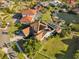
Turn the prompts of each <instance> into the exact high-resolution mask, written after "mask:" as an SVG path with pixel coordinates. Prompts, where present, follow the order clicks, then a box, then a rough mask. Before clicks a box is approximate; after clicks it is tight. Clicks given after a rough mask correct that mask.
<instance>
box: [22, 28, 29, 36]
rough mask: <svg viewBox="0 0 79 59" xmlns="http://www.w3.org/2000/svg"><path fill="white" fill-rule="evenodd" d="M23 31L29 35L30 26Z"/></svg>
mask: <svg viewBox="0 0 79 59" xmlns="http://www.w3.org/2000/svg"><path fill="white" fill-rule="evenodd" d="M22 32H23V33H24V35H25V36H28V35H29V33H30V27H27V28H25V29H23V30H22Z"/></svg>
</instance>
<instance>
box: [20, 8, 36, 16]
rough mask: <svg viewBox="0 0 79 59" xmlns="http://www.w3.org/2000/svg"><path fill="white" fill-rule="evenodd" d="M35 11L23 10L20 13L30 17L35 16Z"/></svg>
mask: <svg viewBox="0 0 79 59" xmlns="http://www.w3.org/2000/svg"><path fill="white" fill-rule="evenodd" d="M36 12H37V10H34V9H24V10H22V11H21V13H22V14H31V15H34V14H36Z"/></svg>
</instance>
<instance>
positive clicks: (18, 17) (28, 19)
mask: <svg viewBox="0 0 79 59" xmlns="http://www.w3.org/2000/svg"><path fill="white" fill-rule="evenodd" d="M36 15H37V10H35V9H24V10H22V11H21V12H20V13H16V14H15V15H14V16H13V18H14V21H16V22H21V23H32V22H34V21H35V16H36Z"/></svg>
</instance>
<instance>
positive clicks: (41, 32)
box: [22, 21, 51, 41]
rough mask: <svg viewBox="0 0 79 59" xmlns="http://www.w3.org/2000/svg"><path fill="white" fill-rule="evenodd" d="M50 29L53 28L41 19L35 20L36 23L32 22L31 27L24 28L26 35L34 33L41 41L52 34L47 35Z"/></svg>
mask: <svg viewBox="0 0 79 59" xmlns="http://www.w3.org/2000/svg"><path fill="white" fill-rule="evenodd" d="M50 31H51V29H50V28H48V27H47V26H46V25H45V24H43V23H41V22H40V21H35V22H34V23H32V24H30V27H27V28H25V29H23V30H22V32H23V33H24V35H25V36H26V37H27V36H29V35H33V36H34V37H35V38H36V39H37V40H39V41H42V40H43V39H44V38H45V37H47V36H50V34H48V35H46V34H47V33H48V32H50Z"/></svg>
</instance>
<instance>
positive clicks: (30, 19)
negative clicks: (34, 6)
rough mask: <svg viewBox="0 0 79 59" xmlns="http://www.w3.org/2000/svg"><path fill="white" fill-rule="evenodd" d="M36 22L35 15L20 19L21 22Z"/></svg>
mask: <svg viewBox="0 0 79 59" xmlns="http://www.w3.org/2000/svg"><path fill="white" fill-rule="evenodd" d="M32 22H34V20H33V16H25V17H23V18H21V19H20V23H32Z"/></svg>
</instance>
